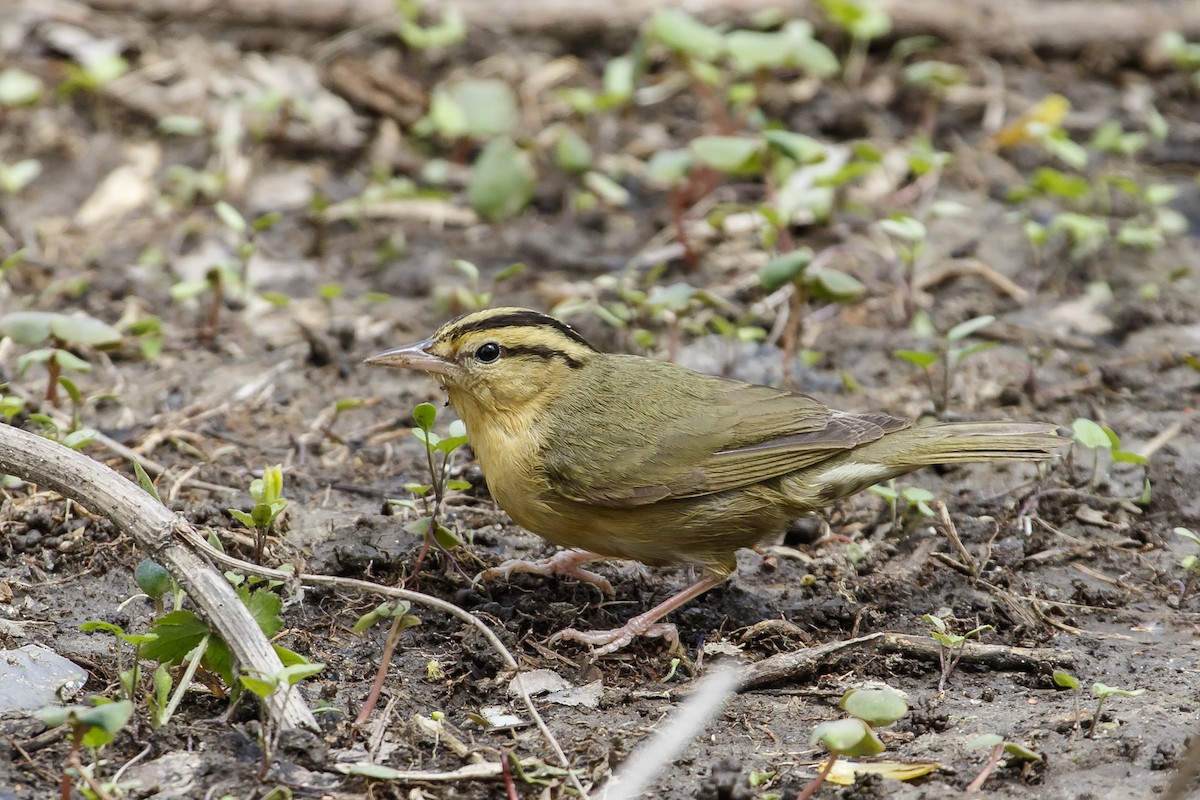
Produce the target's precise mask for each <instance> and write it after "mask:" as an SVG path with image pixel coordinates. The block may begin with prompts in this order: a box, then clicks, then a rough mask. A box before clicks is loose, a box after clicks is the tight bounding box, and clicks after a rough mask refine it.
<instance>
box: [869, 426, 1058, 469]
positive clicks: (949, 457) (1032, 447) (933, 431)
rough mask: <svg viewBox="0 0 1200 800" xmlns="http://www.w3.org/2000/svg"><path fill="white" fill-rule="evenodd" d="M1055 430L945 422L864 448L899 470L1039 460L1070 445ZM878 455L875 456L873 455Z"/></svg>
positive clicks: (903, 433)
mask: <svg viewBox="0 0 1200 800" xmlns="http://www.w3.org/2000/svg"><path fill="white" fill-rule="evenodd" d="M1054 431H1055V428H1054V426H1053V425H1046V424H1041V423H1035V422H945V423H941V424H938V425H929V426H927V427H924V428H909V429H907V430H903V431H896V432H895V433H893V434H890V435H888V436H885V437H883V438H882V439H880V440H878V441H876V442H872V443H871V445H868V446H867V447H865V448H860V449H859V451H858V454H859V455H860V456H863V457H865V458H871V457H873V456H877V457H878V462H879V463H880V464H882V465H884V466H887V467H891V468H894V469H904V468H909V469H919V468H920V467H926V466H931V465H933V464H950V463H962V462H969V461H1040V460H1042V459H1045V458H1049V457H1050V456H1052V455H1053V454H1054V453H1055V451H1057V450H1058V449H1060V448H1061V447H1063V446H1064V445H1067V444H1070V440H1069V439H1065V438H1063V437H1061V436H1057V435H1056V434H1055V432H1054ZM870 450H875V451H876V452H875V453H872V452H869V451H870Z"/></svg>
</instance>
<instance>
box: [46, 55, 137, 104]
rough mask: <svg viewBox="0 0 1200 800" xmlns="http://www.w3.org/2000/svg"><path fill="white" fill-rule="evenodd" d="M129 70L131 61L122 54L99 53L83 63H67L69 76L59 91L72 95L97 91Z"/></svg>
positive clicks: (62, 94)
mask: <svg viewBox="0 0 1200 800" xmlns="http://www.w3.org/2000/svg"><path fill="white" fill-rule="evenodd" d="M128 71H129V62H128V61H126V60H125V59H124V58H122V57H121V56H120V55H118V54H115V53H111V54H97V55H96V56H95V57H93V58H91V59H89V60H88V61H87V62H86V63H83V64H69V65H67V78H66V80H64V81H63V82H62V83H60V84H59V86H58V93H59V94H60V95H61V96H63V97H70V96H71V95H73V94H75V93H77V92H95V91H98V90H99V89H102V88H104V87H105V86H107V85H108V84H110V83H112V82H113V81H115V80H116V79H117V78H119V77H121V76H122V75H124V74H125V73H126V72H128Z"/></svg>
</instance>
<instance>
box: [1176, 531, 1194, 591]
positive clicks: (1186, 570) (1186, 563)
mask: <svg viewBox="0 0 1200 800" xmlns="http://www.w3.org/2000/svg"><path fill="white" fill-rule="evenodd" d="M1174 531H1175V535H1176V536H1182V537H1183V538H1185V539H1187V540H1189V541H1190V542H1192V543H1193V544H1197V545H1200V536H1197V535H1196V534H1194V533H1192V531H1191V530H1190V529H1188V528H1175V529H1174ZM1179 566H1181V567H1183V574H1184V578H1183V580H1182V581H1180V587H1179V603H1180V605H1182V604H1183V603H1185V602H1187V599H1188V597H1190V596H1191V594H1192V586H1193V584H1195V582H1196V577H1197V576H1198V575H1200V556H1197V555H1196V554H1195V553H1189V554H1188V555H1186V556H1184V557H1183V559H1182V560H1181V561H1180V562H1179Z"/></svg>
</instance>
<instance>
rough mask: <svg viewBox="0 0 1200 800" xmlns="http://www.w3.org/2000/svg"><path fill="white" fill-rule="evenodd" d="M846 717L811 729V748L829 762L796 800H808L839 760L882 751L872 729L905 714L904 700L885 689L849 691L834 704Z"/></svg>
mask: <svg viewBox="0 0 1200 800" xmlns="http://www.w3.org/2000/svg"><path fill="white" fill-rule="evenodd" d="M838 705H839V706H840V707H841V709H842V710H843V711H845V712H846V713H847V714H848V715H849V716H848V717H846V718H844V719H838V720H833V721H831V722H822V723H821V724H820V725H818V726H817V727H816V728H814V729H813V732H812V737H811V739H810V742H811V744H813V745H818V744H819V745H821V746H822V747H824V748H825V749H826V750H827V751H828V752H829V758H827V759H826V760H825V763H824V764H823V765H822V767H821V771H820V772H819V773H818V774H817V777H816V778H814V779H813V780H812V782H810V783H809V784H808V785H807V786H805V787H804V789H802V790H801V791H800V794H798V795H796V800H809V798H811V797H812V796H813V795H814V794H815V793H816V791H817V789H819V788H821V784H823V783H824V782H825V779H826V778H827V777H828V776H829V773H830V771H831V770H832V769H833V765H834V764H835V763H836V762H837V760H838V759H839V758H841V757H842V756H850V757H852V758H854V757H862V756H874V755H878V754H880V753H882V752H883V751H884V749H885V748H884V744H883V742H882V741H881V740H880V738H879V736H878V734H876V733H875V729H876V728H881V727H885V726H887V725H891V724H892V723H893V722H895V721H896V720H898V719H900V718H901V717H902V716H904V715H905V714H907V713H908V703H906V702H905V701H904V698H902V697H900V695H898V694H896V693H895V692H893V691H890V690H888V689H852V690H850V691H848V692H846V694H844V695H843V696H842V700H841V702H840V703H839V704H838Z"/></svg>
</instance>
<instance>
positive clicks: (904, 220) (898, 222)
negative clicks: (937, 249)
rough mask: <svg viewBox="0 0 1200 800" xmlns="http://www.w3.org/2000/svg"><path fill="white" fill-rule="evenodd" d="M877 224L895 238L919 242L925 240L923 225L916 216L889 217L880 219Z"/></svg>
mask: <svg viewBox="0 0 1200 800" xmlns="http://www.w3.org/2000/svg"><path fill="white" fill-rule="evenodd" d="M878 225H879V229H880V230H882V231H883V232H884V233H886V234H888V235H889V236H893V237H895V238H897V239H902V240H904V241H907V242H921V241H924V240H925V235H926V231H925V226H924V225H923V224H922V223H921V221H920V220H918V219H917V218H916V217H910V216H908V215H902V216H898V217H892V218H890V219H881V220H879V223H878Z"/></svg>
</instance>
